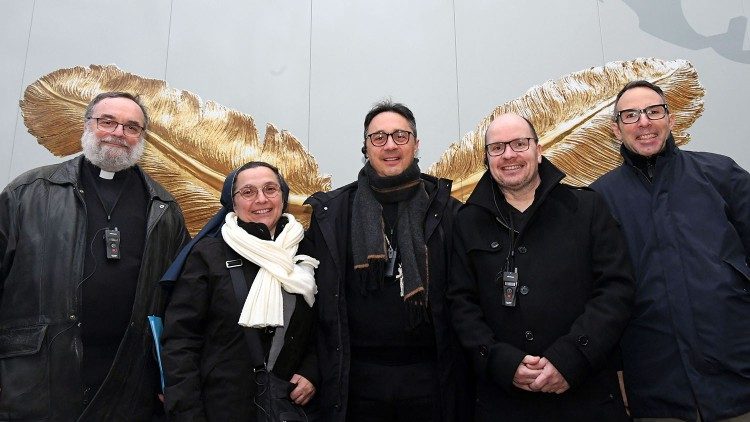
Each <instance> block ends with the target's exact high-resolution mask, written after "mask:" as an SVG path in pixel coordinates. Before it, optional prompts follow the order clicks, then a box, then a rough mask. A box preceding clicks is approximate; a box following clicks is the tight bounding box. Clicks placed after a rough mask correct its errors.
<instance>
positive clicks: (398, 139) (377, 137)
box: [367, 130, 413, 147]
mask: <svg viewBox="0 0 750 422" xmlns="http://www.w3.org/2000/svg"><path fill="white" fill-rule="evenodd" d="M412 135H413V133H411V132H409V131H408V130H394V131H393V132H391V133H386V132H383V131H380V132H375V133H371V134H369V135H367V138H368V139H370V143H371V144H372V146H375V147H382V146H384V145H385V144H387V143H388V137H389V136H390V137H391V139H393V142H394V143H395V144H396V145H404V144H406V143H407V142H409V139H411V136H412Z"/></svg>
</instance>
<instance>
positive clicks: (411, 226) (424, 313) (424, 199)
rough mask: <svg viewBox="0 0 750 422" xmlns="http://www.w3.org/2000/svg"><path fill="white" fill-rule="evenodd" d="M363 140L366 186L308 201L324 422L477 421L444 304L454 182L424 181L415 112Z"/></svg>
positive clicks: (399, 107)
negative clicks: (316, 261) (472, 414)
mask: <svg viewBox="0 0 750 422" xmlns="http://www.w3.org/2000/svg"><path fill="white" fill-rule="evenodd" d="M363 138H364V139H363V141H364V145H363V146H362V153H363V154H365V157H366V158H367V162H366V163H365V165H364V167H363V168H362V170H361V171H360V172H359V177H358V180H357V181H355V182H354V183H351V184H348V185H346V186H343V187H341V188H338V189H336V190H334V191H332V192H318V193H316V194H314V195H313V196H312V197H310V198H309V199H308V200H307V203H309V204H311V205H312V208H313V214H312V217H311V222H310V229H309V230H308V233H307V236H306V237H307V240H308V241H310V242H311V243H312V244H313V245H314V246H313V249H314V251H315V252H313V255H315V256H316V257H317V258H318V259H319V260H320V266H319V267H318V270H317V276H316V280H317V282H318V302H317V306H318V313H319V326H320V329H319V331H318V362H319V367H320V375H321V377H322V380H321V385H320V388H319V391H320V393H319V399H320V405H321V408H322V410H323V418H322V420H325V421H334V422H335V421H342V422H343V421H347V420H348V421H358V422H360V421H361V422H368V421H382V422H392V421H409V422H414V421H459V420H471V419H470V413H469V410H468V409H469V405H470V402H471V399H470V397H469V384H468V383H467V375H468V371H467V370H466V366H465V361H464V358H463V356H462V352H461V349H460V346H459V344H458V341H457V338H456V336H455V333H454V332H453V331H452V330H451V328H450V323H449V315H448V309H447V306H446V303H445V296H444V292H445V288H446V283H447V277H448V268H449V263H450V250H451V239H452V237H451V232H452V227H453V215H454V212H455V210H456V208H457V207H458V205H459V203H458V201H457V200H455V199H453V198H451V196H450V192H451V181H450V180H445V179H437V178H434V177H431V176H429V175H426V174H422V173H421V172H420V169H419V166H418V164H417V163H418V160H417V158H416V155H417V149H418V147H419V142H420V141H419V139H418V138H417V127H416V121H415V119H414V115H413V114H412V112H411V110H409V109H408V108H407V107H406V106H404V105H403V104H399V103H393V102H390V101H384V102H381V103H379V104H376V105H375V107H373V108H372V109H371V110H370V111H369V113H367V116H366V117H365V121H364V137H363Z"/></svg>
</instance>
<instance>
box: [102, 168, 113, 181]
mask: <svg viewBox="0 0 750 422" xmlns="http://www.w3.org/2000/svg"><path fill="white" fill-rule="evenodd" d="M99 177H101V178H102V179H107V180H112V179H114V178H115V173H114V172H111V171H107V170H102V169H99Z"/></svg>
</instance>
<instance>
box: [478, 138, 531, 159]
mask: <svg viewBox="0 0 750 422" xmlns="http://www.w3.org/2000/svg"><path fill="white" fill-rule="evenodd" d="M532 140H534V141H535V140H536V138H518V139H513V140H510V141H508V142H493V143H491V144H487V145H485V146H484V148H485V149H486V150H487V154H489V155H491V156H493V157H497V156H498V155H503V153H504V152H505V147H506V146H510V149H512V150H513V151H515V152H523V151H526V150H527V149H529V143H530V142H531V141H532Z"/></svg>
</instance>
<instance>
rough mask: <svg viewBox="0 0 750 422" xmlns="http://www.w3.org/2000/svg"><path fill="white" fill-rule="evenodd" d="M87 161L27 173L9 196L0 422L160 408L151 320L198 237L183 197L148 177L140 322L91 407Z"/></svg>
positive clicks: (130, 414) (0, 238) (112, 415)
mask: <svg viewBox="0 0 750 422" xmlns="http://www.w3.org/2000/svg"><path fill="white" fill-rule="evenodd" d="M82 159H83V157H82V156H79V157H76V158H74V159H72V160H68V161H66V162H63V163H60V164H56V165H51V166H46V167H41V168H38V169H34V170H31V171H29V172H26V173H24V174H23V175H21V176H19V177H18V178H16V179H15V180H14V181H13V182H11V183H10V184H9V185H8V186H7V187H6V188H5V190H3V192H2V194H0V259H2V261H0V262H1V263H0V389H2V391H0V420H35V421H65V422H68V421H73V420H76V418H78V417H79V415H80V418H79V420H82V421H88V420H91V421H124V420H127V421H148V420H151V417H152V415H153V413H154V411H155V409H156V408H157V406H161V403H160V402H159V401H158V399H157V396H156V393H157V392H158V391H159V390H160V386H159V385H158V382H159V381H158V380H159V376H158V368H157V364H156V360H155V355H154V351H153V340H152V337H151V333H150V331H149V328H148V323H147V319H146V317H147V315H150V314H152V313H158V312H159V311H160V310H161V308H160V306H161V304H163V299H164V298H163V295H162V289H161V288H160V287H159V286H158V282H159V279H160V278H161V275H162V274H163V273H164V271H165V270H166V269H167V267H168V266H169V264H170V263H171V261H172V259H173V258H174V257H175V256H176V255H177V253H178V252H179V250H180V248H181V247H182V246H183V244H184V243H186V242H187V240H188V238H189V236H188V233H187V230H186V229H185V222H184V220H183V217H182V213H181V212H180V207H179V206H178V205H177V202H175V200H174V198H172V196H171V195H170V194H169V193H168V192H167V191H166V190H164V188H162V187H161V186H160V185H159V184H157V183H156V182H154V181H153V180H152V179H151V178H149V177H148V176H147V175H145V174H142V177H143V180H144V181H145V185H146V189H147V191H148V194H149V199H148V201H149V205H148V214H147V220H146V244H145V247H144V251H143V259H142V261H141V269H140V275H139V276H138V287H137V290H136V294H135V302H134V304H133V313H132V317H131V320H130V321H131V322H130V325H129V327H128V328H127V330H126V331H125V334H124V336H123V338H122V342H121V343H120V347H119V350H118V352H117V356H116V357H115V360H114V362H113V364H112V367H111V369H110V371H109V374H108V375H107V378H106V379H105V380H104V383H103V384H102V385H101V387H100V389H99V391H98V392H97V393H96V395H95V396H94V398H93V399H92V400H91V402H90V403H89V404H88V405H86V404H84V403H83V388H82V387H81V379H80V373H81V371H80V364H81V361H82V353H85V350H82V343H81V328H80V325H79V324H78V321H79V311H80V304H81V290H80V289H78V288H77V285H78V283H80V282H81V280H82V279H83V278H84V275H83V265H84V255H85V254H86V253H88V247H89V245H87V244H85V243H86V242H85V239H86V224H87V218H86V206H85V202H84V199H83V195H82V190H81V188H80V186H79V180H80V175H79V172H80V169H81V160H82Z"/></svg>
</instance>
